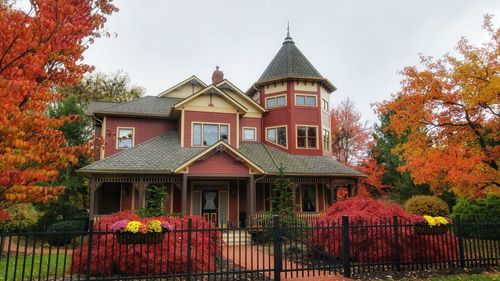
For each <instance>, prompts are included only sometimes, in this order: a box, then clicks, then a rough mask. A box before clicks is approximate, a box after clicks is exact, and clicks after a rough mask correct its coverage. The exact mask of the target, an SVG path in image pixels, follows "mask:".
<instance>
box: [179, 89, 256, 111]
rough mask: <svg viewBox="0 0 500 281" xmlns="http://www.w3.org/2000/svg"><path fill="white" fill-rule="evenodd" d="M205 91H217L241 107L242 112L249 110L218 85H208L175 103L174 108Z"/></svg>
mask: <svg viewBox="0 0 500 281" xmlns="http://www.w3.org/2000/svg"><path fill="white" fill-rule="evenodd" d="M205 93H217V94H219V95H220V96H222V97H224V98H225V99H226V100H227V101H229V102H230V103H232V104H233V105H234V106H236V107H237V108H238V109H241V110H242V112H247V111H248V108H246V107H245V106H244V105H242V104H241V103H239V102H238V101H237V100H235V99H234V98H233V97H231V96H230V95H228V94H227V93H225V92H224V91H221V90H220V89H219V88H217V87H216V86H214V85H210V86H208V87H206V88H205V89H202V90H200V91H198V92H196V93H194V94H192V95H190V96H189V97H187V98H185V99H183V100H181V101H179V102H178V103H176V104H175V105H174V108H176V109H177V108H180V107H182V106H183V105H185V104H186V103H188V102H190V101H192V100H193V99H195V98H196V97H198V96H200V95H203V94H205Z"/></svg>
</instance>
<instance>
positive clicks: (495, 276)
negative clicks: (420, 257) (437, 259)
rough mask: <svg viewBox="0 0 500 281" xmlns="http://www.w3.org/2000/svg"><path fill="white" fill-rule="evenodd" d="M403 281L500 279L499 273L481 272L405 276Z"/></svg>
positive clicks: (482, 280)
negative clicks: (417, 277) (420, 276)
mask: <svg viewBox="0 0 500 281" xmlns="http://www.w3.org/2000/svg"><path fill="white" fill-rule="evenodd" d="M402 280H405V281H410V280H412V281H415V280H419V281H465V280H467V281H469V280H470V281H498V280H500V274H499V273H481V274H459V275H449V276H436V277H429V278H422V279H420V278H419V279H415V278H405V279H402Z"/></svg>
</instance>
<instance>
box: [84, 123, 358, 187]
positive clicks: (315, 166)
mask: <svg viewBox="0 0 500 281" xmlns="http://www.w3.org/2000/svg"><path fill="white" fill-rule="evenodd" d="M205 149H211V147H210V148H205V147H189V148H188V147H181V146H180V143H179V135H178V134H177V132H169V133H166V134H165V135H162V136H159V137H156V138H153V139H151V140H149V141H147V142H144V143H142V144H139V145H136V146H135V147H133V148H130V149H127V150H124V151H122V152H119V153H117V154H115V155H113V156H110V157H108V158H105V159H103V160H100V161H97V162H94V163H92V164H90V165H88V166H85V167H83V168H82V169H80V171H81V172H86V173H92V172H137V173H142V172H147V173H160V172H161V173H171V172H172V170H174V169H176V168H178V167H179V166H180V165H181V164H183V163H185V162H187V161H188V160H190V159H192V158H193V157H194V156H196V155H197V154H199V153H201V152H202V151H204V150H205ZM238 151H239V152H240V153H241V154H243V155H244V156H245V157H246V158H248V159H249V160H250V161H252V162H253V163H254V164H255V165H257V166H259V167H260V168H261V169H262V170H264V171H265V172H266V173H268V174H277V173H278V166H279V164H281V163H282V164H283V165H284V166H285V171H286V173H287V174H290V175H307V174H311V175H337V176H339V175H340V176H342V175H344V176H351V177H359V176H363V174H362V173H360V172H357V171H355V170H353V169H351V168H349V167H347V166H344V165H342V164H340V163H339V162H337V161H335V160H334V159H333V158H331V157H327V156H307V155H292V154H288V153H286V152H283V151H281V150H279V149H277V148H274V147H271V146H268V145H265V144H261V143H241V144H240V148H239V149H238Z"/></svg>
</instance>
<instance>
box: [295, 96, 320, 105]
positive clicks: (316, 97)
mask: <svg viewBox="0 0 500 281" xmlns="http://www.w3.org/2000/svg"><path fill="white" fill-rule="evenodd" d="M297 96H303V97H304V102H305V104H297ZM307 97H314V103H315V104H314V105H308V104H307ZM294 102H295V106H301V107H318V96H316V95H310V94H295V100H294Z"/></svg>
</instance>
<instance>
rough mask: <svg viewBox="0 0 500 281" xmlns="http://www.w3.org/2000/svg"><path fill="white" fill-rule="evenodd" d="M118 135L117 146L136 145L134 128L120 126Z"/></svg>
mask: <svg viewBox="0 0 500 281" xmlns="http://www.w3.org/2000/svg"><path fill="white" fill-rule="evenodd" d="M116 137H117V141H116V147H117V148H131V147H133V146H134V128H118V133H117V134H116Z"/></svg>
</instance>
